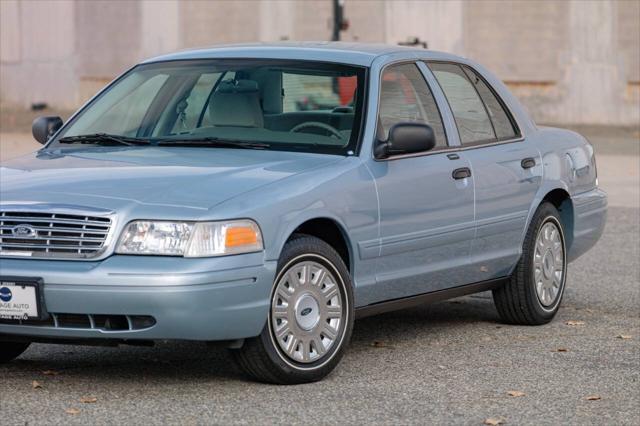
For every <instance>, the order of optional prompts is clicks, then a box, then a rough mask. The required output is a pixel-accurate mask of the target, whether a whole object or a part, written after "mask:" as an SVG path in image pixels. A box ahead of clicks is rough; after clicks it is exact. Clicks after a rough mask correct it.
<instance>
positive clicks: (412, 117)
mask: <svg viewBox="0 0 640 426" xmlns="http://www.w3.org/2000/svg"><path fill="white" fill-rule="evenodd" d="M379 108H380V111H379V112H378V126H379V129H378V132H379V133H378V139H380V140H386V139H387V137H388V136H389V129H391V127H392V126H393V125H394V124H397V123H421V124H428V125H429V126H431V127H432V128H433V132H434V134H435V137H436V149H437V148H443V147H446V146H447V138H446V136H445V133H444V126H443V124H442V117H441V116H440V111H439V110H438V105H437V104H436V101H435V99H434V98H433V94H432V93H431V90H430V89H429V86H428V85H427V82H426V81H425V79H424V77H423V76H422V73H421V72H420V69H419V68H418V67H417V65H416V64H400V65H392V66H390V67H387V68H386V69H385V70H384V72H383V74H382V82H381V86H380V105H379Z"/></svg>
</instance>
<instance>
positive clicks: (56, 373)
mask: <svg viewBox="0 0 640 426" xmlns="http://www.w3.org/2000/svg"><path fill="white" fill-rule="evenodd" d="M42 374H44V375H45V376H57V375H58V374H60V373H58V372H57V371H53V370H45V371H43V372H42Z"/></svg>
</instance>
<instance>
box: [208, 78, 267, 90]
mask: <svg viewBox="0 0 640 426" xmlns="http://www.w3.org/2000/svg"><path fill="white" fill-rule="evenodd" d="M216 92H220V93H253V92H256V93H257V92H258V82H257V81H254V80H225V81H221V82H220V84H219V85H218V88H217V89H216Z"/></svg>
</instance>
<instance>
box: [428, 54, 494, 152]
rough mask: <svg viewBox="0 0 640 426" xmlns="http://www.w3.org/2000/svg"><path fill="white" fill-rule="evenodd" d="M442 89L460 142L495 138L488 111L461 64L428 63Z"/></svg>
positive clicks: (466, 142) (468, 142)
mask: <svg viewBox="0 0 640 426" xmlns="http://www.w3.org/2000/svg"><path fill="white" fill-rule="evenodd" d="M429 67H430V68H431V71H433V74H434V75H435V77H436V79H437V80H438V83H439V84H440V87H442V91H443V92H444V94H445V96H446V97H447V101H449V105H450V106H451V111H452V112H453V117H454V119H455V121H456V126H457V127H458V133H459V134H460V140H461V142H462V143H463V144H470V143H474V142H481V141H491V140H495V139H496V134H495V132H494V130H493V125H492V123H491V120H490V119H489V114H488V113H487V109H486V108H485V106H484V103H483V102H482V100H481V99H480V96H479V95H478V92H477V91H476V89H475V87H474V86H473V84H471V81H469V79H468V78H467V75H466V74H465V73H464V71H463V70H462V68H460V66H458V65H455V64H448V63H437V62H436V63H430V64H429Z"/></svg>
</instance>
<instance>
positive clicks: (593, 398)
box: [584, 395, 602, 401]
mask: <svg viewBox="0 0 640 426" xmlns="http://www.w3.org/2000/svg"><path fill="white" fill-rule="evenodd" d="M584 399H586V400H587V401H600V400H601V399H602V397H600V395H589V396H587V397H585V398H584Z"/></svg>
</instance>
